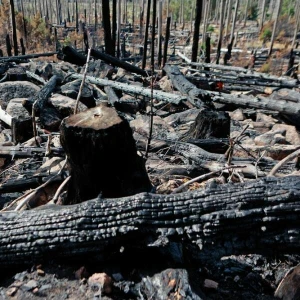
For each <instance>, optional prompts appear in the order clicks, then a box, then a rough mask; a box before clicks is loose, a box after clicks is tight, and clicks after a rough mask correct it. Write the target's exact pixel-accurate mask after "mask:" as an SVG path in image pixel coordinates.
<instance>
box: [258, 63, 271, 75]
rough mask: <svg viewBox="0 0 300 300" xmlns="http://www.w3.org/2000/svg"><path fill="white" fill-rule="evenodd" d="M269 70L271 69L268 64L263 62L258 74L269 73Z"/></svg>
mask: <svg viewBox="0 0 300 300" xmlns="http://www.w3.org/2000/svg"><path fill="white" fill-rule="evenodd" d="M270 69H271V65H270V62H265V63H264V64H263V65H262V66H261V68H260V72H261V73H269V72H270Z"/></svg>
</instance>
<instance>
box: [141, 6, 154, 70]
mask: <svg viewBox="0 0 300 300" xmlns="http://www.w3.org/2000/svg"><path fill="white" fill-rule="evenodd" d="M153 1H154V0H153ZM150 10H151V0H148V1H147V15H146V25H145V35H144V51H143V60H142V69H145V67H146V60H147V48H148V32H149V22H150Z"/></svg>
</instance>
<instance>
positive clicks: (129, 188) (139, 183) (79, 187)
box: [61, 105, 152, 203]
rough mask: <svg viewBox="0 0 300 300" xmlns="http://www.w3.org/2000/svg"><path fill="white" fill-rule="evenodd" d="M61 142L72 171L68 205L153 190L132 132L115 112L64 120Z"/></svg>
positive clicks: (83, 114) (93, 112)
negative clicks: (99, 196)
mask: <svg viewBox="0 0 300 300" xmlns="http://www.w3.org/2000/svg"><path fill="white" fill-rule="evenodd" d="M61 142H62V145H63V147H64V149H65V152H66V154H67V156H68V160H69V165H70V169H71V182H70V184H69V188H68V200H67V201H68V203H79V202H82V201H85V200H88V199H91V198H94V197H97V196H98V195H99V194H102V195H103V196H104V197H106V198H111V197H121V196H128V195H134V194H136V193H139V192H146V191H150V190H151V188H152V186H151V183H150V181H149V178H148V175H147V173H146V169H145V164H144V161H143V159H142V158H141V157H140V156H138V155H137V150H136V146H135V141H134V139H133V136H132V131H131V128H130V126H129V124H128V123H127V122H126V121H125V120H123V119H122V118H121V117H120V116H119V115H118V113H117V112H116V110H115V109H113V108H109V107H105V106H104V105H101V106H97V107H95V108H91V109H89V110H87V111H85V112H81V113H79V114H76V115H73V116H71V117H69V118H66V119H64V120H63V122H62V125H61Z"/></svg>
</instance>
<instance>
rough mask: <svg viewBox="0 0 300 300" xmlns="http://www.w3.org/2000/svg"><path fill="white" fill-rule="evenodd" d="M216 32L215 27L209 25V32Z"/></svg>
mask: <svg viewBox="0 0 300 300" xmlns="http://www.w3.org/2000/svg"><path fill="white" fill-rule="evenodd" d="M214 31H215V28H214V26H212V25H208V27H207V32H210V33H212V32H214Z"/></svg>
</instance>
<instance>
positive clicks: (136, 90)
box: [70, 74, 186, 105]
mask: <svg viewBox="0 0 300 300" xmlns="http://www.w3.org/2000/svg"><path fill="white" fill-rule="evenodd" d="M70 78H72V79H82V78H83V75H81V74H72V75H70ZM86 81H87V82H90V83H92V84H96V85H100V86H110V87H112V88H114V89H116V90H119V91H123V92H125V93H129V94H134V95H139V96H143V97H147V98H149V99H151V98H152V97H153V99H156V100H161V101H166V102H169V103H173V104H176V105H178V104H180V103H181V102H182V101H184V100H186V97H184V96H181V95H176V94H174V93H172V94H171V93H165V92H162V91H158V90H153V92H152V91H151V89H150V88H144V87H139V86H134V85H130V84H127V83H122V82H116V81H112V80H107V79H101V78H95V77H92V76H86Z"/></svg>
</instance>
